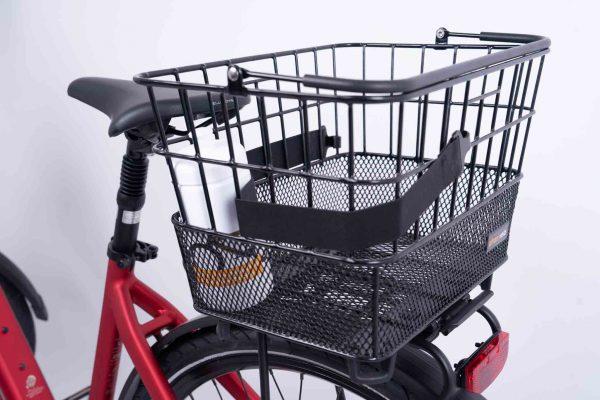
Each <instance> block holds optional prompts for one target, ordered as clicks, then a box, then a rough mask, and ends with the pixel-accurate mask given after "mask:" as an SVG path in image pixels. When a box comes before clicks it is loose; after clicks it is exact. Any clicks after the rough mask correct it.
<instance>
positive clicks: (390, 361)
mask: <svg viewBox="0 0 600 400" xmlns="http://www.w3.org/2000/svg"><path fill="white" fill-rule="evenodd" d="M397 355H398V353H394V354H393V355H392V356H390V357H389V358H387V359H384V360H381V361H362V360H357V359H351V358H349V359H347V360H346V365H347V367H348V375H349V376H350V379H352V381H353V382H357V383H362V384H365V385H379V384H382V383H386V382H388V381H389V380H390V379H392V377H393V376H394V371H395V368H396V356H397Z"/></svg>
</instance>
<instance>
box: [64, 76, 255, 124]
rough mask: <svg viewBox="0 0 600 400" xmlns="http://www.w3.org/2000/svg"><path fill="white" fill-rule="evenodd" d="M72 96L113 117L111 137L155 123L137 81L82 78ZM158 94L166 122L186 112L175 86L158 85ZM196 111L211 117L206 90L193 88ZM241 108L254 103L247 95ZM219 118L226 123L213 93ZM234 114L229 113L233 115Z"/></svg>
mask: <svg viewBox="0 0 600 400" xmlns="http://www.w3.org/2000/svg"><path fill="white" fill-rule="evenodd" d="M67 92H68V93H69V96H71V97H73V98H75V99H77V100H80V101H82V102H84V103H85V104H87V105H89V106H92V107H94V108H96V109H97V110H99V111H102V112H103V113H104V114H106V115H107V116H108V117H109V118H110V125H109V127H108V135H109V136H117V135H119V134H121V133H122V132H124V131H127V130H129V129H134V128H140V127H142V126H144V125H148V124H151V123H154V122H155V119H154V111H153V110H152V105H151V104H150V98H149V96H148V90H147V89H146V87H144V86H141V85H138V84H137V83H134V82H133V81H127V80H123V79H109V78H95V77H94V78H92V77H90V78H79V79H76V80H74V81H73V82H71V84H70V85H69V89H68V91H67ZM154 94H155V97H156V102H157V105H158V109H159V111H160V115H161V118H162V119H163V120H165V121H168V120H170V119H171V118H173V117H178V116H181V115H183V110H182V107H181V100H180V98H179V93H178V91H177V90H174V89H165V88H154ZM188 96H189V99H190V104H191V108H192V113H193V115H194V118H195V119H200V118H207V117H211V116H212V113H211V109H210V104H209V100H208V95H207V93H206V92H196V91H190V92H189V94H188ZM236 98H237V99H238V105H239V107H240V108H241V107H243V106H245V105H246V104H248V103H249V102H250V99H249V98H247V97H237V96H236ZM230 99H233V97H231V96H226V97H225V101H226V103H227V109H228V111H229V110H233V109H234V102H233V101H229V100H230ZM212 102H213V109H214V112H215V117H216V119H217V120H218V121H219V122H222V117H221V116H220V114H221V99H220V96H219V95H217V94H215V95H213V96H212ZM233 116H234V113H233V112H231V113H229V117H230V118H231V117H233Z"/></svg>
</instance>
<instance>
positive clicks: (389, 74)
mask: <svg viewBox="0 0 600 400" xmlns="http://www.w3.org/2000/svg"><path fill="white" fill-rule="evenodd" d="M492 36H493V37H494V38H501V36H498V35H495V36H494V35H492ZM492 36H490V37H492ZM482 38H483V34H482V36H481V37H480V39H482ZM511 38H512V39H518V40H521V39H523V38H520V37H519V35H516V36H515V35H512V36H511ZM528 38H530V39H531V41H532V43H527V44H523V45H520V46H515V45H512V44H505V43H500V44H498V43H494V44H481V43H465V44H447V43H436V44H386V43H375V44H374V43H348V44H336V45H326V46H317V47H311V48H305V49H298V50H291V51H283V52H277V53H270V54H265V55H259V56H253V57H244V58H238V59H231V60H225V61H219V62H212V63H205V64H199V65H194V66H189V67H181V68H174V69H169V70H163V71H154V72H150V73H145V74H142V75H140V76H138V77H137V78H136V81H137V82H139V83H142V84H144V85H146V86H147V87H148V91H149V94H150V98H151V101H152V102H153V105H154V111H155V115H156V124H157V126H158V128H159V130H160V132H161V143H160V144H159V145H158V146H157V147H156V148H155V151H156V153H158V154H160V155H162V156H164V157H165V158H166V160H167V164H168V166H169V169H170V172H171V175H172V179H173V184H174V188H175V192H176V197H177V200H178V205H179V212H178V213H177V214H175V215H174V217H173V223H174V226H175V230H176V234H177V238H178V240H179V245H180V248H181V252H182V256H183V264H184V267H185V269H186V272H187V276H188V279H189V282H190V288H191V291H192V296H193V299H194V306H195V308H196V309H197V310H198V311H200V312H203V313H206V314H211V315H215V316H217V317H219V318H222V319H224V320H227V321H232V322H235V323H239V324H243V325H246V326H250V327H253V328H256V329H259V330H262V331H265V332H268V333H271V334H276V335H281V336H284V337H287V338H290V339H292V340H297V341H300V342H303V343H307V344H310V345H313V346H317V347H320V348H323V349H327V350H330V351H333V352H336V353H339V354H344V355H346V356H349V357H357V358H361V359H382V358H385V357H386V356H389V355H390V354H392V353H393V352H394V351H395V350H397V349H398V348H399V347H400V346H402V345H403V344H405V343H406V342H407V341H409V340H411V339H412V338H413V337H415V335H417V334H419V333H420V332H421V331H422V330H423V329H424V328H425V327H426V326H427V325H428V324H429V323H431V321H432V320H433V319H435V318H436V317H439V316H440V315H441V313H443V311H444V310H446V309H447V308H449V307H450V306H451V305H452V304H453V303H455V302H456V301H457V300H459V299H460V298H462V297H463V296H464V295H465V294H466V293H468V292H469V291H470V290H472V289H473V288H474V287H475V286H477V285H478V284H480V283H481V282H482V281H483V280H485V279H486V278H487V277H488V276H490V274H492V273H493V272H494V271H495V270H496V268H498V267H499V266H500V265H501V264H502V263H503V262H504V261H505V260H506V257H507V246H508V233H506V235H505V236H503V237H502V240H499V241H498V243H495V245H494V246H492V247H490V245H489V242H490V235H492V234H493V232H495V231H496V230H497V229H499V228H501V227H507V228H506V230H507V232H508V227H510V222H511V219H512V214H513V210H514V206H515V201H516V197H517V190H518V185H519V181H520V179H521V173H522V169H523V164H524V155H525V150H526V147H527V144H528V141H529V136H530V128H531V121H532V117H533V115H534V114H535V103H536V98H537V93H538V89H539V84H540V79H541V74H542V69H543V65H544V59H545V54H546V53H547V52H548V51H549V49H548V46H549V41H547V40H546V39H544V38H541V39H540V38H539V37H534V36H531V37H528ZM482 40H489V38H488V39H482ZM527 40H529V39H527ZM524 41H525V39H523V42H524ZM476 56H481V57H479V58H476ZM449 66H450V68H448V67H449ZM232 68H233V70H232ZM232 71H233V73H229V72H232ZM253 71H265V72H253ZM236 74H237V75H236ZM303 74H304V75H303ZM403 74H407V75H409V76H410V75H411V74H417V75H416V76H415V77H414V78H407V79H404V80H402V79H399V78H401V77H402V75H403ZM232 76H233V77H234V78H235V79H236V80H235V82H234V81H232ZM228 77H229V78H228ZM339 77H344V78H352V79H354V80H340V79H338V78H339ZM436 77H439V79H438V80H436V79H437V78H436ZM442 78H443V79H442ZM376 79H377V80H378V81H374V80H376ZM374 82H375V83H374ZM400 86H402V90H397V91H396V90H392V88H397V87H400ZM158 87H160V88H162V89H165V88H166V89H170V90H175V91H177V92H178V93H179V96H180V99H181V107H182V109H183V110H184V118H183V120H182V121H178V120H174V121H170V122H169V121H165V120H163V118H161V116H160V110H159V109H158V108H157V106H156V103H155V102H154V97H153V93H154V92H153V90H154V88H158ZM387 87H389V88H390V90H389V91H388V92H386V90H385V88H387ZM357 88H358V89H357ZM382 88H384V89H382ZM371 89H372V90H371ZM191 91H200V92H205V93H207V98H208V101H209V102H210V109H211V115H212V117H211V118H209V119H207V120H206V121H204V122H203V123H201V124H197V122H196V121H194V116H195V115H196V113H195V112H194V109H192V107H191V105H190V102H189V98H188V93H189V92H191ZM242 99H243V101H242ZM168 125H173V126H175V127H177V128H178V129H179V132H181V131H182V130H183V131H185V132H187V136H185V137H177V138H174V137H172V136H171V135H170V134H169V132H173V130H169V129H167V128H168ZM455 131H456V132H463V133H464V132H469V134H470V147H469V151H468V153H466V158H465V159H464V160H461V163H463V162H464V168H463V169H462V174H461V173H460V171H461V170H460V165H462V164H459V168H458V170H457V174H456V179H455V180H454V181H453V182H452V181H450V182H452V183H450V184H449V185H448V186H447V187H445V189H443V190H441V191H440V192H436V193H439V195H437V194H436V196H437V198H435V200H434V201H433V202H431V204H424V206H426V207H427V208H426V209H425V211H423V212H422V213H421V214H420V216H419V217H418V218H417V219H416V220H413V221H410V228H409V229H407V230H406V232H402V233H401V234H400V235H398V236H397V237H393V238H391V239H390V240H389V241H386V242H382V243H378V244H376V245H373V246H369V247H366V248H356V249H353V250H340V249H339V248H337V249H336V248H325V246H321V247H319V246H313V245H310V246H309V245H305V244H302V243H296V242H295V243H289V242H285V241H278V240H272V239H265V238H264V237H246V236H243V235H239V234H237V235H236V234H235V233H232V232H221V231H219V230H218V226H217V224H216V223H215V218H214V215H213V211H212V207H211V196H210V193H209V191H208V190H205V191H204V196H205V199H204V200H205V201H204V204H206V207H207V213H208V215H209V216H210V224H208V225H207V226H192V225H191V224H190V223H189V221H188V219H187V216H186V214H187V213H186V207H189V204H184V203H183V202H182V199H181V194H180V191H179V185H178V177H177V174H176V173H175V171H174V167H173V163H175V162H178V161H181V160H187V161H190V162H195V163H197V166H198V173H199V174H200V176H201V177H202V182H203V185H204V186H206V179H205V171H204V168H205V166H206V165H211V167H213V166H217V167H219V168H222V169H224V170H227V171H228V173H229V174H231V175H232V176H233V185H234V186H235V193H236V198H237V199H238V200H239V199H240V198H241V193H243V191H244V190H245V188H244V187H241V185H240V183H239V180H238V175H239V173H240V172H241V171H242V170H244V171H247V170H249V171H250V172H251V173H252V176H253V181H252V185H251V188H252V190H253V191H254V195H255V202H256V203H257V204H269V205H277V206H290V207H296V208H299V209H308V210H326V211H331V212H340V213H350V214H352V213H355V212H358V211H361V210H369V209H372V208H374V207H378V206H380V205H382V204H389V203H391V202H393V201H397V200H398V199H402V198H403V196H405V195H406V193H408V192H409V191H410V190H411V188H413V187H415V185H417V184H418V183H419V181H421V179H422V178H423V177H424V176H426V174H427V172H428V171H429V168H430V167H431V165H433V163H435V162H436V160H438V155H439V154H441V153H442V152H443V151H444V149H445V148H446V146H448V144H449V143H451V141H452V138H453V135H452V132H455ZM315 132H323V133H325V132H326V134H323V135H321V134H320V133H319V134H316V136H315ZM207 135H213V136H214V137H215V140H217V139H216V138H220V139H218V140H226V141H227V143H228V144H229V149H230V150H229V155H228V156H227V157H224V158H223V159H214V158H206V157H203V155H202V148H200V146H198V143H199V140H198V138H199V137H206V136H207ZM463 137H464V136H463ZM234 141H239V142H240V144H241V145H242V146H244V147H245V150H246V153H247V154H248V155H250V154H251V152H252V151H254V150H257V149H258V151H259V152H260V153H261V157H260V160H261V161H260V162H257V161H252V162H250V161H248V162H244V161H242V160H240V159H239V157H238V158H237V159H236V156H235V154H234V151H233V150H232V148H233V145H232V143H233V142H234ZM274 143H277V148H278V149H279V150H280V154H278V155H277V157H276V156H275V155H274V154H273V149H274V147H273V146H274ZM292 143H296V145H297V146H300V147H297V148H293V147H292ZM190 144H191V145H193V146H194V154H193V155H190V153H189V152H187V153H186V152H184V151H182V150H181V146H188V147H189V146H190ZM315 149H318V151H316V150H315ZM298 154H299V155H298ZM298 157H299V158H298ZM248 159H249V160H250V156H249V158H248ZM452 179H454V177H453V178H452ZM236 201H237V200H236ZM238 212H239V209H238ZM268 222H269V223H278V224H283V225H284V226H285V224H286V223H289V222H288V221H268ZM383 222H387V221H383ZM383 222H382V223H383ZM243 228H244V227H242V226H240V229H241V231H242V233H243V232H244V229H243ZM307 234H310V232H309V233H307ZM215 271H216V272H215Z"/></svg>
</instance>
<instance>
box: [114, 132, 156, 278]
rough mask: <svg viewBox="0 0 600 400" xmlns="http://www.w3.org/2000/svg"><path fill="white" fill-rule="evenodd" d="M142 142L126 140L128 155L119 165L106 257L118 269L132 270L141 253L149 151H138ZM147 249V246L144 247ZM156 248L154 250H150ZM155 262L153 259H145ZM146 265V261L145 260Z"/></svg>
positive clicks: (132, 139) (144, 149) (141, 149)
mask: <svg viewBox="0 0 600 400" xmlns="http://www.w3.org/2000/svg"><path fill="white" fill-rule="evenodd" d="M140 140H143V139H135V138H128V141H127V151H126V153H125V155H124V156H123V161H122V163H121V180H120V185H119V190H118V192H117V205H118V212H117V218H116V221H115V231H114V235H113V238H112V240H111V242H110V244H109V245H108V256H109V258H110V259H112V260H114V261H115V262H117V264H118V265H119V267H121V268H129V267H132V266H133V264H134V262H135V260H136V258H138V257H137V256H138V254H136V253H139V252H140V244H141V245H147V244H146V243H140V242H138V241H137V236H138V230H139V226H140V216H141V210H142V208H143V206H144V203H145V200H146V193H145V189H146V178H147V176H148V149H147V148H140V146H139V141H140ZM147 246H150V245H147ZM150 247H155V246H150ZM148 258H154V257H148ZM144 261H145V260H144Z"/></svg>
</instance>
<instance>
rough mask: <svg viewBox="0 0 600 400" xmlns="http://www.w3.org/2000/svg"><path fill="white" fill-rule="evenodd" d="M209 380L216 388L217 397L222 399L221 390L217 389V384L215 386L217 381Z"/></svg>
mask: <svg viewBox="0 0 600 400" xmlns="http://www.w3.org/2000/svg"><path fill="white" fill-rule="evenodd" d="M210 381H211V382H212V383H213V385H215V389H216V390H217V394H218V395H219V399H220V400H223V396H222V395H221V391H220V390H219V386H217V382H215V380H214V379H211V380H210Z"/></svg>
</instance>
